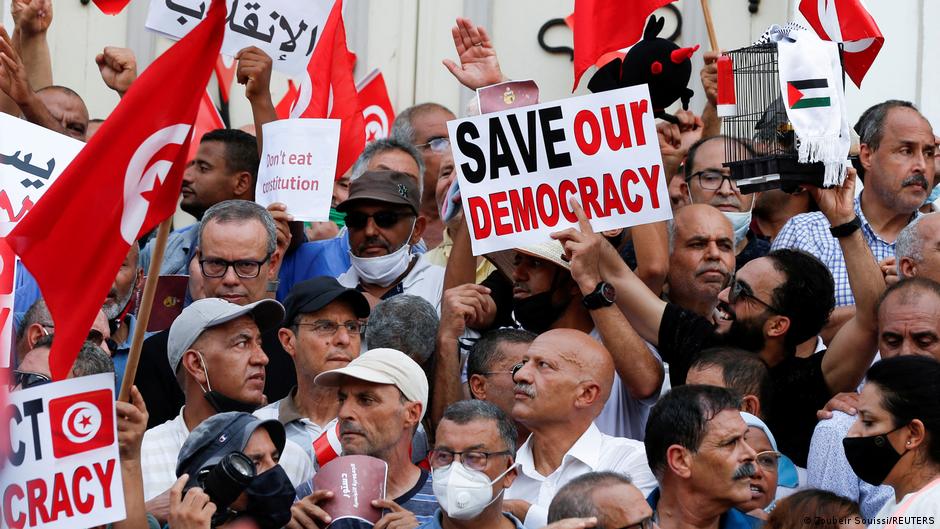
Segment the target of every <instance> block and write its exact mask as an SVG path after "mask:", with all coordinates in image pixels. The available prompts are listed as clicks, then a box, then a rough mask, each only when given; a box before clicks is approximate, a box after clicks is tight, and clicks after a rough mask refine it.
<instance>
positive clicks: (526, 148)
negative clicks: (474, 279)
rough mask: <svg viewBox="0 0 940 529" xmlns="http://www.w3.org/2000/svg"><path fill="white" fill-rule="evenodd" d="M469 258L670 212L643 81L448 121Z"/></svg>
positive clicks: (647, 220) (664, 217) (652, 219)
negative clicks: (578, 208) (580, 211)
mask: <svg viewBox="0 0 940 529" xmlns="http://www.w3.org/2000/svg"><path fill="white" fill-rule="evenodd" d="M447 129H448V133H449V134H450V143H451V146H452V149H453V154H454V164H455V166H456V168H457V172H458V178H459V182H460V194H461V198H462V201H463V208H464V215H465V216H466V218H467V221H468V223H469V226H470V233H471V239H472V246H473V254H474V255H481V254H485V253H489V252H495V251H499V250H506V249H511V248H519V247H524V246H528V245H531V244H535V243H538V242H542V241H545V240H546V239H547V238H548V237H549V234H550V233H552V232H555V231H559V230H563V229H565V228H569V227H574V226H577V217H576V216H575V214H574V211H573V210H572V208H571V206H570V200H576V201H578V202H579V203H580V204H581V205H582V207H583V208H584V211H585V213H586V214H587V216H588V218H589V219H590V220H591V225H592V227H593V228H594V230H595V231H603V230H611V229H615V228H625V227H629V226H635V225H637V224H646V223H650V222H658V221H663V220H667V219H670V218H672V208H671V206H670V202H669V193H668V189H667V186H668V183H667V182H666V178H665V175H664V171H663V164H662V158H661V157H660V153H659V141H658V139H657V136H656V125H655V123H654V120H653V106H652V104H651V103H650V96H649V90H648V88H647V86H646V85H641V86H632V87H628V88H621V89H618V90H611V91H608V92H602V93H598V94H592V95H586V96H581V97H573V98H569V99H563V100H560V101H553V102H549V103H542V104H539V105H534V106H527V107H522V108H518V109H512V110H506V111H503V112H497V113H493V114H485V115H481V116H474V117H470V118H466V119H457V120H453V121H449V122H448V123H447Z"/></svg>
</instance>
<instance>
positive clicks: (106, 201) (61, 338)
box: [7, 0, 226, 380]
mask: <svg viewBox="0 0 940 529" xmlns="http://www.w3.org/2000/svg"><path fill="white" fill-rule="evenodd" d="M225 15H226V13H225V2H224V1H223V0H213V1H212V4H211V7H210V8H209V12H208V14H207V15H206V18H205V20H203V21H202V22H201V23H200V24H199V26H198V27H196V28H195V29H194V30H193V31H191V32H190V33H189V34H188V35H186V37H184V38H183V39H182V40H181V41H179V42H178V43H176V44H175V45H174V46H173V47H172V48H170V49H169V50H167V51H166V52H165V53H164V54H163V55H161V56H160V57H159V58H158V59H157V60H156V61H154V62H153V64H151V65H150V66H149V67H148V68H147V69H146V70H145V71H144V73H143V75H141V76H140V78H139V79H137V81H135V82H134V84H133V85H131V89H130V90H129V91H128V92H127V94H126V95H125V96H124V98H123V99H122V100H121V102H120V103H119V104H118V106H117V108H116V109H115V110H114V112H113V113H112V114H111V117H109V118H108V120H107V121H105V123H104V125H102V126H101V130H100V131H98V133H97V134H95V136H94V137H93V138H92V140H91V141H90V142H89V143H88V145H86V146H85V148H84V149H82V151H81V152H80V153H79V154H78V156H77V157H76V158H75V159H74V160H73V161H72V163H71V164H70V165H69V167H68V168H67V169H66V170H65V172H64V173H63V174H62V175H61V176H59V178H58V180H56V182H55V183H54V184H52V186H51V187H50V188H49V191H47V192H46V194H45V195H44V197H43V200H42V201H40V202H39V203H37V204H36V206H35V207H34V208H33V210H32V212H31V213H30V214H29V215H28V216H26V218H24V219H23V220H22V221H21V222H20V223H19V225H18V226H17V227H16V228H15V229H14V230H13V232H11V233H10V235H9V236H8V237H7V242H8V243H9V245H10V246H11V247H12V248H13V249H14V251H16V253H17V254H18V255H19V256H20V258H21V259H22V260H23V264H25V265H26V268H27V269H28V270H29V271H30V272H31V273H32V274H33V276H34V277H35V278H36V281H37V282H38V283H39V288H40V289H41V290H42V293H43V297H44V298H45V300H46V304H47V305H48V307H49V312H50V313H51V314H52V318H53V321H54V323H55V327H56V338H55V341H54V342H53V345H52V351H51V352H50V354H49V367H50V369H51V372H52V376H53V378H54V379H56V380H61V379H64V378H66V376H67V375H68V373H69V371H70V370H71V367H72V364H73V363H74V361H75V357H76V356H77V355H78V351H79V349H80V347H81V344H82V341H83V340H84V339H85V337H86V336H87V334H88V329H90V328H91V325H92V323H93V322H94V320H95V316H96V314H97V313H98V310H100V309H101V303H102V302H103V301H104V298H105V296H107V293H108V289H110V288H111V283H112V282H113V281H114V276H115V275H116V274H117V271H118V269H119V268H120V266H121V262H122V261H123V260H124V257H125V256H126V255H127V251H128V249H129V248H130V245H131V244H136V241H137V239H138V237H140V235H141V234H142V233H146V232H147V231H149V230H151V229H153V227H154V226H156V225H157V224H159V223H160V222H161V221H163V220H164V219H166V218H167V217H169V216H170V215H171V214H172V213H173V211H174V210H175V209H176V201H177V199H178V198H179V192H180V184H181V182H182V177H183V169H184V167H185V164H186V155H187V153H188V151H189V143H188V142H189V140H190V136H191V134H192V128H193V121H194V120H195V119H196V112H197V110H198V108H199V100H200V97H202V94H203V93H205V91H206V85H207V84H208V82H209V77H210V76H211V75H212V66H213V64H214V63H215V60H216V57H217V56H218V54H219V49H220V48H221V46H222V37H223V34H224V27H225V18H226V16H225Z"/></svg>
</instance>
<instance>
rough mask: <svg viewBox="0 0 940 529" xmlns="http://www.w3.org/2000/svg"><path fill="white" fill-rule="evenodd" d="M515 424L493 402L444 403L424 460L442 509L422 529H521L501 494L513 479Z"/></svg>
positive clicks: (464, 401)
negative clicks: (504, 509) (508, 510)
mask: <svg viewBox="0 0 940 529" xmlns="http://www.w3.org/2000/svg"><path fill="white" fill-rule="evenodd" d="M515 456H516V428H515V426H514V425H513V421H512V419H510V418H509V416H508V415H506V414H505V413H503V411H502V410H500V409H499V408H497V407H496V406H495V405H493V404H491V403H489V402H485V401H481V400H462V401H458V402H455V403H454V404H451V405H450V406H448V407H447V409H446V410H445V411H444V416H443V418H442V419H441V422H440V424H438V426H437V435H436V436H435V442H434V449H433V450H431V455H430V458H429V461H430V464H431V473H432V477H433V480H434V482H433V488H434V495H435V496H437V501H438V502H439V503H440V505H441V507H440V509H438V511H437V512H435V513H434V519H433V520H431V521H429V522H426V523H425V524H423V525H421V527H422V528H427V529H442V528H444V527H447V528H449V529H450V528H453V529H462V528H467V529H472V528H476V527H487V528H494V529H523V528H524V527H525V526H523V525H522V523H521V522H520V521H519V519H517V518H516V517H515V516H513V515H512V514H510V513H508V512H503V493H504V492H505V490H506V489H507V488H508V487H509V486H510V485H512V482H513V480H514V479H515V478H516V472H515V468H516V465H515V463H514V462H513V461H514V459H515Z"/></svg>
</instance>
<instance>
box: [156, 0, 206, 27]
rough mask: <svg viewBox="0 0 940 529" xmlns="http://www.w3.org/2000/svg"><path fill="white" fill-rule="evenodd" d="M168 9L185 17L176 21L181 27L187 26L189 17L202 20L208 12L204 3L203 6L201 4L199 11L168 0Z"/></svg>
mask: <svg viewBox="0 0 940 529" xmlns="http://www.w3.org/2000/svg"><path fill="white" fill-rule="evenodd" d="M166 7H167V9H169V10H170V11H176V12H177V13H180V14H181V15H184V16H181V17H179V18H177V19H176V21H177V22H179V23H180V25H181V26H182V25H184V24H186V22H187V18H186V17H187V16H189V17H193V18H195V19H196V20H202V17H203V15H204V14H205V12H206V3H205V2H202V3H201V4H199V9H193V8H191V7H186V6H181V5H179V4H177V3H176V2H174V1H173V0H166Z"/></svg>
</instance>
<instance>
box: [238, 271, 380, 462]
mask: <svg viewBox="0 0 940 529" xmlns="http://www.w3.org/2000/svg"><path fill="white" fill-rule="evenodd" d="M284 309H285V315H284V322H283V324H282V327H281V329H280V330H279V331H278V338H280V340H281V345H283V346H284V350H285V351H287V354H289V355H290V356H291V358H293V359H294V367H295V368H296V370H297V385H296V386H294V388H293V389H292V390H291V392H290V393H289V394H288V395H287V396H286V397H284V398H283V399H281V400H279V401H277V402H273V403H271V404H269V405H267V406H265V407H264V408H261V409H259V410H257V411H256V412H255V416H257V417H259V418H261V419H277V420H278V421H280V422H281V424H283V425H284V429H285V430H286V431H287V438H288V439H290V440H292V441H294V442H296V443H297V444H298V445H300V446H301V447H302V448H303V449H304V451H306V452H307V455H308V456H309V457H310V459H311V460H312V459H313V458H314V451H313V442H314V441H315V440H316V439H317V438H318V437H320V435H321V434H322V433H323V432H324V431H326V430H327V429H328V428H331V427H333V425H334V424H335V420H336V415H337V413H338V412H339V405H340V403H339V398H338V397H337V395H336V390H335V388H330V387H324V386H318V385H316V384H315V383H314V379H315V378H317V375H319V374H320V373H323V372H325V371H329V370H331V369H338V368H341V367H345V366H346V365H347V364H349V362H351V361H352V360H354V359H356V358H357V357H358V356H359V348H360V343H361V340H362V333H363V331H364V330H365V325H366V324H365V319H366V318H368V317H369V303H368V301H366V298H365V297H364V296H363V295H362V294H361V293H359V292H358V291H356V290H353V289H349V288H344V287H342V286H341V285H340V284H339V283H337V282H336V279H334V278H332V277H327V276H320V277H315V278H313V279H308V280H306V281H301V282H300V283H297V284H296V285H294V288H293V289H291V293H290V294H289V295H288V296H287V299H286V300H285V301H284Z"/></svg>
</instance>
